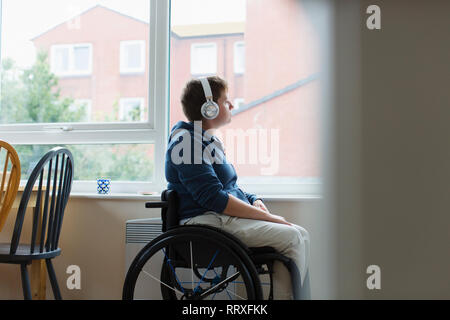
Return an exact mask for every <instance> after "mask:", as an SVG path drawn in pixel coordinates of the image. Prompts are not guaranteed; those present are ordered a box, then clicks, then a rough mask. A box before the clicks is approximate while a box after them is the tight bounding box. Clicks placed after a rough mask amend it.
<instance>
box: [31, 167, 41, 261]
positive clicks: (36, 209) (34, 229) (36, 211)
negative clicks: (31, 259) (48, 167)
mask: <svg viewBox="0 0 450 320" xmlns="http://www.w3.org/2000/svg"><path fill="white" fill-rule="evenodd" d="M43 178H44V169H42V170H41V173H40V174H39V187H38V190H37V199H36V206H35V207H34V209H33V213H34V214H33V226H32V232H31V253H34V246H35V243H36V234H37V230H38V225H39V217H40V214H41V194H42V180H43Z"/></svg>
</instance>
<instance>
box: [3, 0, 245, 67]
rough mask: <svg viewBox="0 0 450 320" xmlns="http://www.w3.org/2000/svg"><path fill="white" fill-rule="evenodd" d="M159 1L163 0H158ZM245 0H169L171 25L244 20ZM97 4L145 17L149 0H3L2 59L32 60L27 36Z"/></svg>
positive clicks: (20, 62) (23, 64) (25, 62)
mask: <svg viewBox="0 0 450 320" xmlns="http://www.w3.org/2000/svg"><path fill="white" fill-rule="evenodd" d="M161 1H163V0H161ZM245 3H246V0H172V13H171V18H172V25H183V24H201V23H214V22H228V21H244V20H245ZM97 4H101V5H103V6H105V7H109V8H111V9H114V10H116V11H119V12H122V13H124V14H127V15H130V16H133V17H136V18H139V19H141V20H146V21H148V19H149V15H150V14H149V12H150V1H149V0H3V1H2V21H1V24H2V32H1V44H2V48H1V52H2V59H3V58H5V57H11V58H13V59H14V60H15V61H16V63H17V65H18V66H21V67H26V66H29V65H31V64H32V63H33V61H34V56H35V52H34V46H33V44H32V42H31V41H30V39H31V38H33V37H35V36H36V35H39V34H41V33H43V32H45V31H47V30H48V29H50V28H52V27H53V26H56V25H58V24H60V23H61V22H64V21H66V20H69V19H70V18H72V17H74V16H76V15H77V14H79V13H81V12H83V11H85V10H87V9H89V8H91V7H93V6H95V5H97Z"/></svg>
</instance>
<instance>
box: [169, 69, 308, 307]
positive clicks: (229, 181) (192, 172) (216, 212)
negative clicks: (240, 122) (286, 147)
mask: <svg viewBox="0 0 450 320" xmlns="http://www.w3.org/2000/svg"><path fill="white" fill-rule="evenodd" d="M203 81H204V80H203ZM207 81H208V83H207V85H209V90H210V91H211V93H212V98H213V100H214V102H216V104H217V107H218V114H217V116H216V117H214V118H211V117H206V115H207V114H205V113H204V112H202V106H203V104H204V103H205V102H206V100H207V99H206V97H205V96H206V91H205V87H204V84H203V85H202V83H201V80H198V79H194V80H191V81H189V82H188V83H187V84H186V86H185V88H184V90H183V93H182V96H181V103H182V106H183V112H184V114H185V116H186V118H187V119H188V122H185V121H179V122H178V123H177V124H175V126H174V127H173V128H172V131H171V136H170V139H169V144H168V148H167V153H166V163H165V171H166V172H165V173H166V179H167V181H168V189H172V190H175V191H177V193H178V196H179V198H180V208H179V215H180V216H179V218H180V224H186V225H192V224H204V225H210V226H214V227H217V228H221V229H223V230H225V231H227V232H229V233H231V234H232V235H234V236H236V237H237V238H239V239H240V240H241V241H242V242H244V243H245V244H246V245H247V246H249V247H262V246H270V247H273V248H274V249H276V250H277V251H278V252H280V253H281V254H284V255H285V256H287V257H289V258H291V259H292V260H293V261H294V262H295V263H296V265H297V267H298V269H299V271H300V277H301V287H300V288H292V287H291V280H290V275H289V273H288V272H287V269H286V268H285V267H284V266H283V265H282V264H281V263H278V262H276V263H275V264H274V274H273V280H274V298H275V299H291V298H292V292H293V290H296V292H300V297H301V299H309V298H310V288H309V272H308V263H309V234H308V232H307V231H306V230H305V229H304V228H302V227H300V226H297V225H295V224H292V223H290V222H288V221H286V219H285V218H283V217H282V216H279V215H276V214H273V213H271V212H269V210H268V209H267V207H266V206H265V205H264V203H263V201H262V200H261V199H259V198H258V197H257V196H256V195H254V194H250V193H246V192H245V191H243V190H242V189H241V188H239V187H238V185H237V184H236V181H237V174H236V170H235V169H234V167H233V165H232V164H231V163H229V162H227V160H226V156H225V150H224V147H223V144H222V142H221V141H220V140H219V139H218V138H217V137H216V136H215V132H216V130H217V129H218V128H220V127H222V126H224V125H226V124H228V123H229V122H230V121H231V110H232V109H233V108H234V107H233V105H232V103H231V102H230V101H229V100H228V97H227V91H228V89H227V83H226V82H225V81H224V80H223V79H221V78H219V77H216V76H214V77H208V78H207ZM297 290H299V291H297Z"/></svg>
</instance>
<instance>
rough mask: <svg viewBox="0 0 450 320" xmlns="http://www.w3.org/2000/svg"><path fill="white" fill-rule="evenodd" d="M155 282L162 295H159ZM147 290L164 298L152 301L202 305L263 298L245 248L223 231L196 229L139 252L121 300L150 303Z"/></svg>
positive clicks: (170, 234)
mask: <svg viewBox="0 0 450 320" xmlns="http://www.w3.org/2000/svg"><path fill="white" fill-rule="evenodd" d="M158 259H159V260H158ZM154 270H157V271H155V272H153V271H154ZM194 270H195V272H194ZM199 270H201V271H199ZM152 272H153V273H152ZM212 272H214V274H215V276H214V274H212ZM180 274H181V275H180ZM194 274H196V275H202V277H201V279H199V278H198V277H197V278H196V279H195V281H194ZM219 274H220V275H219ZM158 276H159V279H158ZM182 277H184V278H188V279H182ZM191 279H192V280H191ZM238 279H240V280H241V281H236V280H238ZM182 280H188V281H182ZM189 280H191V281H189ZM157 282H159V289H160V290H155V288H158V286H157ZM149 288H151V289H152V290H151V291H152V292H153V293H152V294H154V293H155V292H156V291H159V293H160V295H159V297H152V298H150V299H164V300H178V299H193V300H195V299H198V300H200V299H206V298H208V299H209V298H215V297H216V295H218V296H217V297H219V296H222V298H223V299H226V298H227V297H228V298H231V299H233V298H235V297H238V298H240V299H248V300H258V299H262V294H261V285H260V283H259V277H258V274H257V271H256V268H255V266H254V265H253V263H252V262H251V260H250V258H249V256H248V254H247V252H246V251H245V248H242V247H241V246H239V244H237V243H236V242H235V241H233V240H232V239H230V238H228V237H227V236H226V235H224V234H222V233H220V232H217V231H215V230H211V229H207V228H204V227H198V226H182V227H177V228H174V229H171V230H169V231H167V232H165V233H164V234H162V235H160V236H159V237H157V238H156V239H154V240H153V241H151V242H150V243H149V244H147V245H146V246H145V247H144V248H143V249H142V250H141V251H140V252H139V253H138V255H137V256H136V258H135V259H134V260H133V262H132V264H131V266H130V268H129V270H128V272H127V276H126V279H125V283H124V288H123V296H122V297H123V299H125V300H132V299H140V298H143V299H148V298H146V297H141V296H140V292H141V291H146V290H147V289H149ZM231 288H233V290H229V289H231ZM236 288H238V289H237V290H236ZM148 291H150V290H148ZM242 291H245V294H242ZM237 292H238V293H237ZM225 294H226V296H225ZM224 297H225V298H224ZM222 298H220V299H222Z"/></svg>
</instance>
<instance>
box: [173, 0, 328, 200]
mask: <svg viewBox="0 0 450 320" xmlns="http://www.w3.org/2000/svg"><path fill="white" fill-rule="evenodd" d="M208 4H209V5H211V8H214V10H205V9H204V6H202V4H201V3H200V2H197V1H195V0H173V1H172V5H171V17H172V20H171V27H172V30H171V31H172V34H173V36H172V38H171V68H170V72H171V74H170V106H171V107H170V127H172V126H173V125H174V124H175V123H176V122H177V121H180V120H184V121H186V120H185V116H184V114H183V112H182V107H181V102H180V95H181V93H182V90H183V88H184V85H185V83H186V82H187V81H188V80H189V79H190V78H191V77H192V76H198V75H205V74H217V75H218V76H220V77H222V78H224V79H225V80H226V81H227V82H228V97H230V98H231V99H233V100H232V101H233V102H234V106H235V109H234V110H233V116H232V121H231V122H230V123H228V124H227V125H226V126H223V127H221V128H220V129H219V130H217V134H218V136H219V138H220V139H221V140H222V142H223V143H224V144H225V148H226V150H227V160H228V161H230V162H232V163H233V165H234V167H235V168H236V171H237V173H238V176H239V181H238V183H239V185H240V186H242V188H243V189H244V190H245V191H248V192H254V193H260V194H302V195H317V194H320V186H321V183H320V181H321V172H320V168H321V166H320V158H319V149H320V148H319V146H320V139H319V132H320V126H319V119H320V116H319V109H320V107H321V104H320V99H321V94H320V92H321V90H323V87H322V84H321V82H320V81H318V76H317V75H318V74H320V67H321V66H320V64H319V57H320V56H321V53H320V52H319V46H318V43H319V42H320V41H321V39H320V38H319V37H318V34H317V33H315V31H314V28H311V25H313V24H315V23H316V21H315V17H313V15H310V14H304V13H305V12H310V10H309V8H308V7H306V4H304V3H303V2H302V1H296V0H287V1H264V6H261V5H260V3H259V2H258V1H225V0H210V1H208ZM187 10H189V12H190V13H192V14H187V13H186V11H187ZM295 10H296V11H297V12H295ZM314 14H316V13H314ZM267 21H276V23H267ZM189 47H190V48H191V50H190V51H191V70H187V69H186V67H185V64H186V60H187V59H186V58H185V57H186V54H187V52H188V49H189ZM235 75H239V76H237V77H236V76H235ZM244 101H245V108H243V107H242V106H243V105H244Z"/></svg>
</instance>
